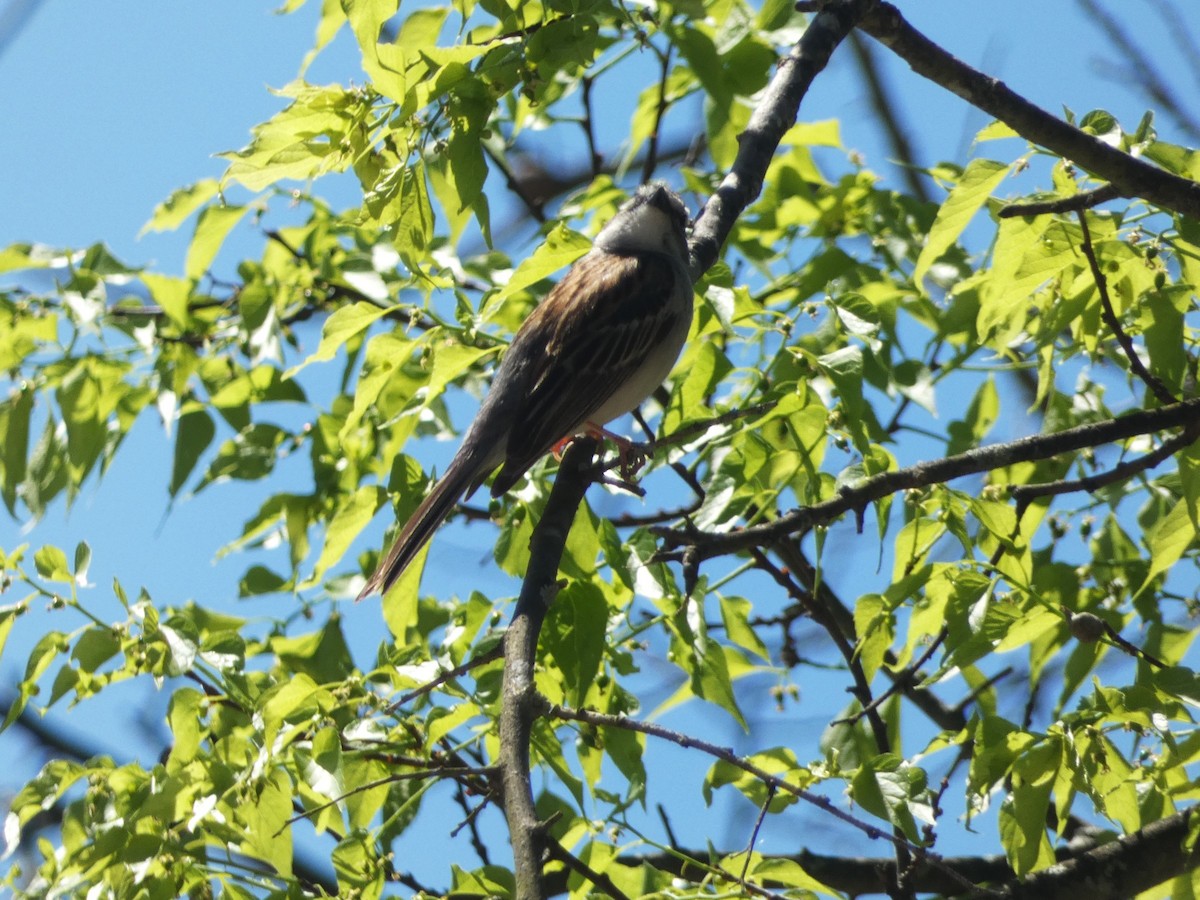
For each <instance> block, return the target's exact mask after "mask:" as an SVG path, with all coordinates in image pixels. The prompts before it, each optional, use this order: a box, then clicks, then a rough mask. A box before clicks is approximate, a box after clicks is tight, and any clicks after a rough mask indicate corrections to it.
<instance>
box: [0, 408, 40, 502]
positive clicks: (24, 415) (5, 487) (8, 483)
mask: <svg viewBox="0 0 1200 900" xmlns="http://www.w3.org/2000/svg"><path fill="white" fill-rule="evenodd" d="M32 412H33V391H32V390H31V389H30V388H28V387H26V388H25V389H23V390H18V391H13V393H12V394H10V395H9V397H8V398H7V399H6V401H5V402H4V405H3V406H0V435H3V443H4V449H3V452H2V454H0V479H2V482H0V495H2V496H3V497H4V505H5V506H6V507H7V508H8V512H9V515H16V504H17V490H18V489H19V488H20V486H21V483H22V482H23V481H24V480H25V475H26V469H25V460H26V456H27V454H28V453H29V421H30V415H31V413H32Z"/></svg>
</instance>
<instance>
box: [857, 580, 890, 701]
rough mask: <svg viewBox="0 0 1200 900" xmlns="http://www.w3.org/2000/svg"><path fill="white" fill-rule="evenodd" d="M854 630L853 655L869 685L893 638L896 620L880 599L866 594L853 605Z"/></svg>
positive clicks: (878, 595) (880, 596) (875, 595)
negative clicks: (854, 646)
mask: <svg viewBox="0 0 1200 900" xmlns="http://www.w3.org/2000/svg"><path fill="white" fill-rule="evenodd" d="M854 630H855V633H856V634H857V635H858V647H857V648H856V650H855V653H856V654H857V656H858V658H859V662H860V664H861V665H862V669H863V675H864V676H865V677H866V679H867V681H868V682H870V681H871V679H872V678H874V677H875V673H876V672H877V671H879V666H880V664H881V663H882V662H883V657H884V655H885V654H886V653H887V651H888V649H889V648H890V647H891V646H892V641H893V640H894V639H895V636H896V619H895V616H894V615H893V613H892V610H891V607H890V606H889V604H888V603H887V601H886V599H885V598H884V597H883V596H882V595H880V594H867V595H864V596H862V597H859V598H858V600H857V602H855V604H854Z"/></svg>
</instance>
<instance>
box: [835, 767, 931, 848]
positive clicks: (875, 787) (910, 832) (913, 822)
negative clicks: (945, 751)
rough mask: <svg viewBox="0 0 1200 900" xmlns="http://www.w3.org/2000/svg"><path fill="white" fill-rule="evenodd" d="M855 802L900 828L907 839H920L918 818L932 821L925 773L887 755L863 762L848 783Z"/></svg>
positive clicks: (922, 820)
mask: <svg viewBox="0 0 1200 900" xmlns="http://www.w3.org/2000/svg"><path fill="white" fill-rule="evenodd" d="M850 793H851V795H852V796H853V797H854V800H855V802H856V803H858V804H860V805H861V806H862V807H863V809H865V810H867V811H868V812H870V813H873V814H874V815H876V816H878V817H880V818H881V819H885V820H886V821H888V822H891V823H892V824H893V825H895V826H897V827H898V828H900V830H901V831H903V832H904V834H905V836H906V837H907V838H908V839H909V840H910V841H920V840H921V833H920V827H919V826H918V824H917V823H918V821H919V822H921V823H923V824H926V825H932V824H934V822H935V819H934V816H933V807H932V806H931V804H930V798H929V791H928V789H927V786H926V778H925V773H924V772H923V771H922V770H921V769H919V768H917V767H916V766H911V765H908V764H907V763H905V762H904V761H903V760H901V759H899V758H898V757H896V756H893V755H891V754H885V755H884V756H880V757H876V758H875V759H873V760H867V761H864V762H863V764H862V765H861V766H860V767H859V769H858V771H857V772H856V773H855V775H854V778H853V779H852V780H851V782H850Z"/></svg>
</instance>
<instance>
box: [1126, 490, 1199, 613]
mask: <svg viewBox="0 0 1200 900" xmlns="http://www.w3.org/2000/svg"><path fill="white" fill-rule="evenodd" d="M1195 537H1196V525H1195V523H1194V522H1193V520H1192V516H1191V512H1190V510H1189V508H1188V504H1187V503H1175V504H1172V505H1171V508H1170V510H1169V511H1168V512H1167V514H1166V515H1165V516H1163V517H1162V518H1161V519H1159V520H1158V521H1157V522H1155V523H1154V524H1153V525H1152V526H1151V527H1150V528H1149V529H1148V530H1147V532H1146V548H1147V549H1148V550H1149V551H1150V570H1149V571H1148V572H1147V573H1146V580H1145V581H1143V582H1142V585H1141V587H1139V588H1138V591H1137V592H1138V593H1139V594H1140V593H1142V591H1144V590H1146V588H1147V587H1149V586H1150V582H1152V581H1153V580H1154V578H1155V576H1157V575H1160V574H1162V573H1163V572H1165V571H1167V570H1168V569H1170V568H1171V566H1173V565H1175V563H1177V562H1179V560H1180V558H1181V557H1182V556H1183V551H1184V550H1186V549H1187V548H1188V547H1189V546H1190V545H1191V543H1192V541H1193V540H1195Z"/></svg>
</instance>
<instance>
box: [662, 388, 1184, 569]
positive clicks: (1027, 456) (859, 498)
mask: <svg viewBox="0 0 1200 900" xmlns="http://www.w3.org/2000/svg"><path fill="white" fill-rule="evenodd" d="M1197 417H1200V399H1193V400H1185V401H1183V402H1182V403H1173V404H1171V405H1170V406H1162V407H1159V408H1158V409H1150V410H1138V411H1136V412H1132V413H1129V414H1128V415H1124V416H1121V417H1119V418H1116V419H1108V420H1106V421H1104V422H1095V423H1089V424H1087V425H1079V426H1076V427H1075V428H1068V429H1066V430H1064V431H1058V432H1054V433H1053V434H1034V435H1030V436H1028V437H1023V438H1018V439H1017V440H1015V441H1009V442H1007V443H1003V444H990V445H988V446H985V447H976V448H975V449H973V450H968V451H966V452H965V453H959V454H958V455H956V456H947V457H944V458H942V459H936V460H930V461H928V462H922V463H917V464H916V465H913V466H908V467H906V468H903V469H897V470H895V471H893V472H882V473H880V474H879V475H873V476H871V477H870V478H865V479H863V480H862V481H860V482H858V483H857V484H855V485H852V486H845V487H843V488H842V489H841V490H840V492H839V494H838V496H836V497H834V498H832V499H830V500H825V501H823V502H821V503H816V504H813V505H812V506H804V507H800V508H799V509H796V510H793V511H792V512H790V513H788V514H787V515H784V516H780V517H779V518H778V519H776V520H775V521H773V522H770V523H768V524H765V525H755V526H752V527H750V528H744V529H742V530H741V531H731V532H725V533H720V534H717V533H712V532H704V531H700V530H699V529H697V528H692V527H688V528H684V529H666V528H655V529H652V530H653V531H654V533H655V534H657V535H658V536H659V537H661V538H662V539H663V541H664V543H665V544H666V546H667V547H668V548H676V547H685V546H686V547H695V548H697V550H698V551H699V554H700V556H701V558H702V559H711V558H712V557H714V556H720V555H723V554H726V553H733V552H736V551H738V550H746V549H749V548H751V547H764V546H767V545H769V544H772V543H774V542H775V541H776V540H778V539H779V538H780V537H783V536H785V535H793V534H800V533H803V532H806V531H808V530H809V529H810V528H813V527H814V526H817V525H824V524H827V523H829V522H832V521H833V520H834V519H836V518H837V517H838V516H840V515H842V514H843V513H846V512H849V511H850V510H861V509H863V508H865V507H866V506H867V504H869V503H872V502H874V501H875V500H879V499H881V498H883V497H887V496H889V495H890V494H895V493H897V492H899V491H903V490H909V489H911V488H922V487H928V486H929V485H932V484H940V483H942V482H945V481H950V480H952V479H954V478H961V477H963V476H964V475H976V474H979V473H980V472H988V471H990V470H992V469H996V468H1000V467H1002V466H1010V465H1012V464H1014V463H1019V462H1031V461H1034V460H1040V459H1049V458H1050V457H1052V456H1057V455H1058V454H1060V453H1071V452H1074V451H1076V450H1082V449H1083V448H1085V447H1096V446H1099V445H1101V444H1109V443H1113V442H1114V441H1121V440H1126V439H1128V438H1131V437H1137V436H1139V435H1143V434H1151V433H1153V432H1156V431H1162V430H1164V429H1167V428H1178V427H1180V426H1186V425H1190V424H1192V423H1193V422H1194V421H1195V420H1196V419H1197Z"/></svg>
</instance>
